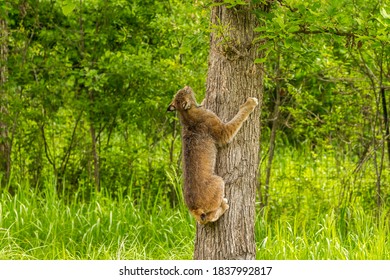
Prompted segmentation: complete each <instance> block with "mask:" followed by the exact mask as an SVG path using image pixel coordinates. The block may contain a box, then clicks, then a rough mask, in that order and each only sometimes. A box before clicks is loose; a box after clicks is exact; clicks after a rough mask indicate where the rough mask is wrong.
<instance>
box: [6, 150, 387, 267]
mask: <svg viewBox="0 0 390 280" xmlns="http://www.w3.org/2000/svg"><path fill="white" fill-rule="evenodd" d="M295 156H297V158H294V157H295ZM301 156H302V155H299V158H301ZM311 157H313V155H311ZM316 157H317V159H318V161H315V160H312V161H311V162H312V164H306V165H305V164H304V163H303V162H301V163H300V164H296V162H297V161H298V155H296V154H290V155H287V156H285V157H284V159H283V160H280V159H276V161H275V166H274V169H275V172H274V177H273V181H272V184H271V189H270V203H269V206H268V207H266V208H265V209H264V211H263V212H261V213H260V212H259V213H258V218H257V222H256V238H257V240H256V242H257V258H258V259H359V260H362V259H363V260H364V259H390V240H389V239H390V237H389V236H390V224H389V223H390V222H389V212H388V208H386V205H385V206H383V207H382V209H381V210H380V211H378V210H376V208H375V207H371V206H370V205H369V203H367V202H364V201H365V199H363V198H362V197H360V196H359V195H356V196H354V197H355V199H354V200H353V203H352V202H351V203H343V204H341V206H340V204H339V203H338V200H337V199H336V198H339V197H340V193H342V188H343V187H344V185H343V184H342V182H345V179H343V178H345V176H344V175H345V174H344V175H343V172H346V171H343V170H345V168H342V166H339V167H337V166H336V165H335V164H333V163H332V162H333V161H334V159H329V158H328V159H324V158H321V157H319V156H316ZM305 162H306V161H305ZM326 162H327V163H326ZM325 163H326V164H325ZM327 165H329V166H328V167H327ZM325 171H326V174H325V173H324V172H325ZM321 172H322V173H321ZM323 173H324V174H323ZM320 174H322V175H323V176H319V175H320ZM384 176H387V175H386V174H384ZM366 177H367V181H364V180H363V181H361V182H363V183H364V182H365V183H367V184H370V182H371V181H370V180H371V179H372V178H370V177H369V176H366ZM338 178H339V179H338ZM46 185H47V186H50V183H47V184H46ZM374 186H375V184H374ZM385 186H386V185H385ZM348 189H349V190H353V188H352V187H351V186H349V188H348ZM356 197H357V198H356ZM359 197H360V198H359ZM83 201H85V200H84V199H83V198H82V197H81V195H79V194H76V195H75V196H74V198H73V199H72V201H68V202H66V203H65V202H64V200H61V199H58V198H57V196H56V194H55V192H54V191H53V188H49V187H47V189H46V190H44V191H43V192H40V193H37V192H35V191H32V190H31V188H29V187H28V186H21V187H20V189H19V191H17V194H16V195H14V196H10V195H9V194H7V193H5V192H3V193H2V194H0V259H191V258H192V253H193V240H194V235H195V223H194V220H193V219H192V218H191V217H190V216H189V215H188V212H187V210H186V209H185V208H184V207H179V208H178V209H170V208H169V207H168V206H164V207H162V206H159V203H150V204H146V203H145V204H138V205H135V204H134V203H133V201H132V200H131V199H129V198H128V197H119V198H118V199H116V200H113V199H111V198H110V197H109V195H105V194H99V195H94V196H92V197H91V198H89V200H88V202H83ZM363 202H364V203H363ZM370 209H371V210H370Z"/></svg>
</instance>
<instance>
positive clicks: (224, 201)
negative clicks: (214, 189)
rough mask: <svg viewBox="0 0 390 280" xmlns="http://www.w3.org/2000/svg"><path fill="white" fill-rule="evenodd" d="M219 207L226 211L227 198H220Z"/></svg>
mask: <svg viewBox="0 0 390 280" xmlns="http://www.w3.org/2000/svg"><path fill="white" fill-rule="evenodd" d="M221 207H222V208H223V209H224V210H225V211H226V210H227V209H229V204H228V200H227V199H226V198H224V199H223V200H222V205H221Z"/></svg>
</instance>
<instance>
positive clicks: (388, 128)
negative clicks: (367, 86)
mask: <svg viewBox="0 0 390 280" xmlns="http://www.w3.org/2000/svg"><path fill="white" fill-rule="evenodd" d="M385 92H386V91H385V88H384V87H383V86H382V87H381V98H382V109H383V120H384V123H385V129H386V133H385V139H386V142H387V156H388V157H389V165H390V124H389V115H388V113H387V102H386V94H385ZM383 144H384V143H383ZM384 145H385V144H384Z"/></svg>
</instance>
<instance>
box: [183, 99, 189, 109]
mask: <svg viewBox="0 0 390 280" xmlns="http://www.w3.org/2000/svg"><path fill="white" fill-rule="evenodd" d="M183 109H184V110H188V109H191V103H190V102H187V101H184V102H183Z"/></svg>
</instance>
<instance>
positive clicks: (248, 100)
mask: <svg viewBox="0 0 390 280" xmlns="http://www.w3.org/2000/svg"><path fill="white" fill-rule="evenodd" d="M247 102H254V103H255V104H256V106H257V105H258V104H259V100H257V98H256V97H249V98H248V99H247Z"/></svg>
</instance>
